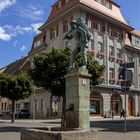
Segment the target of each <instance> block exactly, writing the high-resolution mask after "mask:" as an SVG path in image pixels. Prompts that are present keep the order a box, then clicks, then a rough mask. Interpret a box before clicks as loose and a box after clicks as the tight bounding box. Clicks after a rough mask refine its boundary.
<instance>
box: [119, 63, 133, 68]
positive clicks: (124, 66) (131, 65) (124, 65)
mask: <svg viewBox="0 0 140 140" xmlns="http://www.w3.org/2000/svg"><path fill="white" fill-rule="evenodd" d="M120 67H122V68H134V62H133V63H121V64H120Z"/></svg>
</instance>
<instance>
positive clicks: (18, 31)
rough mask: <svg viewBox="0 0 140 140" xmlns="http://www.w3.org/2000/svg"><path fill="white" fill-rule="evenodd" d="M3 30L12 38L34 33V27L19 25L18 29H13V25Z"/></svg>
mask: <svg viewBox="0 0 140 140" xmlns="http://www.w3.org/2000/svg"><path fill="white" fill-rule="evenodd" d="M3 28H4V29H5V30H6V31H7V33H9V35H10V36H16V35H17V34H24V33H28V32H30V31H32V30H33V29H32V27H28V26H26V27H25V26H20V25H17V26H16V27H13V26H12V25H5V26H3Z"/></svg>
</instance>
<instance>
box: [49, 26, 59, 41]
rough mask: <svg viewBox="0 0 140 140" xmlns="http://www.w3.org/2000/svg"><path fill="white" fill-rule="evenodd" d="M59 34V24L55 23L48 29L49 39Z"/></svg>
mask: <svg viewBox="0 0 140 140" xmlns="http://www.w3.org/2000/svg"><path fill="white" fill-rule="evenodd" d="M58 35H59V25H58V24H57V25H56V26H55V27H54V28H51V29H50V39H54V38H56V37H57V36H58Z"/></svg>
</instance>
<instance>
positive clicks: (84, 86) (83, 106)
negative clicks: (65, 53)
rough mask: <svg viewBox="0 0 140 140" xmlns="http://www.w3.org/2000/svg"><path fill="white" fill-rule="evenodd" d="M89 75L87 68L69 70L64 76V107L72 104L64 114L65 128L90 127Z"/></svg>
mask: <svg viewBox="0 0 140 140" xmlns="http://www.w3.org/2000/svg"><path fill="white" fill-rule="evenodd" d="M90 77H91V75H90V74H89V73H88V70H87V69H78V70H71V71H69V72H68V74H67V75H66V76H65V79H66V109H68V108H69V107H70V105H71V104H73V105H74V110H73V111H68V112H66V114H65V121H66V128H81V129H89V128H90V123H89V109H90V104H89V100H90V99H89V95H90Z"/></svg>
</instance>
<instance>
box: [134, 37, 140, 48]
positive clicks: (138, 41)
mask: <svg viewBox="0 0 140 140" xmlns="http://www.w3.org/2000/svg"><path fill="white" fill-rule="evenodd" d="M132 45H134V46H136V47H140V38H138V37H136V36H134V35H133V36H132Z"/></svg>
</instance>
